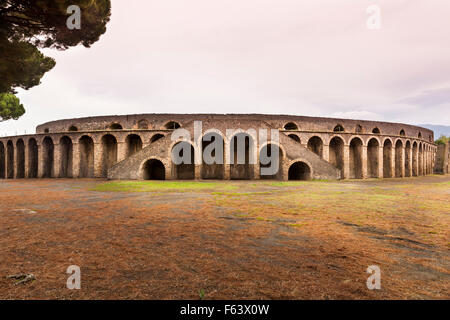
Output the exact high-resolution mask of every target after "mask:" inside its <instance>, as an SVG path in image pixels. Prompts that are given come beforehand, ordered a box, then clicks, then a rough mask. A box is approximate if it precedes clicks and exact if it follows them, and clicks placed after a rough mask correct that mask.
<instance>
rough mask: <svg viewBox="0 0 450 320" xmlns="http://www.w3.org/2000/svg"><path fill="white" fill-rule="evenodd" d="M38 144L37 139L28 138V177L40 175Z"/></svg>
mask: <svg viewBox="0 0 450 320" xmlns="http://www.w3.org/2000/svg"><path fill="white" fill-rule="evenodd" d="M38 157H39V153H38V145H37V142H36V139H34V138H31V139H30V140H28V178H30V179H34V178H37V177H38V164H39V161H38V159H39V158H38Z"/></svg>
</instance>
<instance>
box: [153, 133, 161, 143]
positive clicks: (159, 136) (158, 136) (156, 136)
mask: <svg viewBox="0 0 450 320" xmlns="http://www.w3.org/2000/svg"><path fill="white" fill-rule="evenodd" d="M162 138H164V135H163V134H160V133H157V134H155V135H154V136H153V137H152V138H151V139H150V143H153V142H156V141H158V140H159V139H162Z"/></svg>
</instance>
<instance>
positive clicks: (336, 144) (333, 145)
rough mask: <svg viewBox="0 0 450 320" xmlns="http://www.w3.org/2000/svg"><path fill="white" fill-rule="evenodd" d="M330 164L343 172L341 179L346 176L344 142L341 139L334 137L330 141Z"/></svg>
mask: <svg viewBox="0 0 450 320" xmlns="http://www.w3.org/2000/svg"><path fill="white" fill-rule="evenodd" d="M329 162H330V163H331V164H332V165H333V166H335V167H336V168H338V169H339V170H341V178H343V174H344V141H343V140H342V139H341V138H339V137H334V138H333V139H331V141H330V160H329Z"/></svg>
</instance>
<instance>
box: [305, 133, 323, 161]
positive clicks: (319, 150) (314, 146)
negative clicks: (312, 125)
mask: <svg viewBox="0 0 450 320" xmlns="http://www.w3.org/2000/svg"><path fill="white" fill-rule="evenodd" d="M308 149H309V150H311V151H312V152H314V153H315V154H317V155H318V156H319V157H321V158H322V156H323V141H322V139H320V138H319V137H312V138H311V139H309V140H308Z"/></svg>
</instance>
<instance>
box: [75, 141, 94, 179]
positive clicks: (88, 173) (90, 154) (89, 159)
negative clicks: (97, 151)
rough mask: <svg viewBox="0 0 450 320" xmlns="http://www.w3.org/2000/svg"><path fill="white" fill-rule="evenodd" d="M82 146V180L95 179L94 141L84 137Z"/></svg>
mask: <svg viewBox="0 0 450 320" xmlns="http://www.w3.org/2000/svg"><path fill="white" fill-rule="evenodd" d="M79 146H80V178H93V177H94V141H93V140H92V138H91V137H89V136H82V137H81V138H80V141H79Z"/></svg>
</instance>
